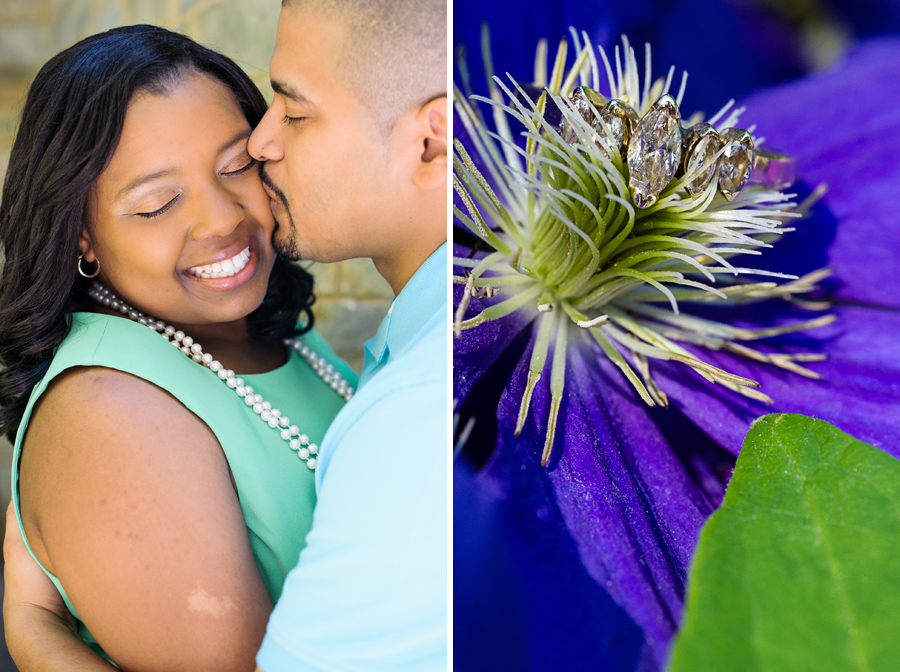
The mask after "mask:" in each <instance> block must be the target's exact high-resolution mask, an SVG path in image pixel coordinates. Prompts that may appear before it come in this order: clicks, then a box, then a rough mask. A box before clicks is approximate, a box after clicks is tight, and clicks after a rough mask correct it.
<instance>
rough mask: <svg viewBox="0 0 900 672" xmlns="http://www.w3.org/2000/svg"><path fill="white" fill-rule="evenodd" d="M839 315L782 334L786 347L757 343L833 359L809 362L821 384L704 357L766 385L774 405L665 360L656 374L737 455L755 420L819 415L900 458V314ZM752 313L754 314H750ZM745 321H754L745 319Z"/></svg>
mask: <svg viewBox="0 0 900 672" xmlns="http://www.w3.org/2000/svg"><path fill="white" fill-rule="evenodd" d="M768 308H769V309H772V308H771V307H768ZM832 312H834V313H835V314H837V316H838V318H839V319H838V321H837V322H836V323H834V324H832V325H829V326H827V327H821V328H819V329H815V330H811V331H809V332H806V333H805V334H802V335H800V334H798V335H795V336H785V337H782V338H781V339H779V348H774V349H773V348H766V346H765V345H758V344H750V345H756V346H757V347H759V349H768V350H769V351H770V352H771V351H779V350H781V351H785V352H790V351H792V350H793V351H797V350H798V349H799V350H806V351H812V352H823V353H825V354H827V355H828V359H827V360H826V361H824V362H812V363H809V364H807V365H806V366H807V368H809V369H811V370H813V371H815V372H816V373H818V374H820V375H821V376H822V379H821V380H811V379H808V378H804V377H802V376H799V375H797V374H795V373H791V372H789V371H784V370H781V369H778V368H776V367H774V366H772V365H769V364H761V363H757V362H748V361H747V360H746V359H743V358H740V357H737V356H734V355H730V354H726V353H710V352H709V351H703V352H698V355H700V356H701V357H702V358H703V359H705V360H706V361H709V362H710V363H712V364H714V365H716V366H719V367H720V368H723V369H725V370H727V371H729V372H731V373H735V374H737V375H741V376H746V377H748V378H752V379H753V380H756V381H757V382H759V383H761V385H762V388H761V389H762V391H763V392H765V393H766V394H768V395H769V396H770V397H772V399H773V400H774V404H772V405H769V404H764V403H760V402H756V401H753V400H751V399H748V398H746V397H742V396H740V395H738V394H737V393H733V392H729V391H728V390H724V389H721V388H717V387H713V386H711V385H710V384H709V383H707V382H706V381H705V380H702V379H700V377H699V376H697V375H696V374H694V373H693V372H692V371H690V370H688V369H687V368H686V367H684V366H678V365H677V364H675V363H669V362H665V363H660V364H659V365H658V366H656V367H654V369H653V371H654V375H655V377H656V379H657V381H658V382H659V385H660V387H662V388H663V390H664V391H665V392H666V393H667V394H669V396H670V398H672V399H674V400H675V405H676V407H677V408H679V409H680V410H681V411H682V412H683V413H685V414H686V415H687V416H688V417H689V418H690V419H691V420H692V421H693V422H695V423H696V424H697V425H698V426H700V427H701V428H703V430H704V431H706V432H707V433H708V434H709V435H710V436H711V437H712V438H713V439H715V440H716V441H717V442H718V443H719V444H720V445H722V446H723V447H725V448H727V449H728V450H730V451H732V452H733V453H735V454H737V452H738V451H739V450H740V446H741V442H742V441H743V437H744V434H746V432H747V429H748V428H749V426H750V423H751V422H752V421H753V420H754V419H755V418H757V417H759V416H760V415H763V414H765V413H772V412H785V413H802V414H804V415H809V416H812V417H815V418H820V419H822V420H825V421H826V422H830V423H832V424H834V425H835V426H837V427H839V428H840V429H841V430H843V431H845V432H847V433H849V434H851V435H853V436H855V437H857V438H859V439H860V440H862V441H865V442H866V443H870V444H871V445H873V446H877V447H879V448H881V449H882V450H884V451H886V452H888V453H889V454H891V455H894V456H895V457H898V458H900V356H898V355H900V342H898V335H900V313H898V312H895V311H890V310H880V309H875V308H867V307H861V306H837V307H836V308H835V309H834V310H833V311H832ZM752 314H753V311H752V310H747V312H746V314H745V315H746V317H750V316H752ZM794 317H795V318H796V315H795V316H794ZM770 322H771V321H770ZM743 324H744V325H750V324H751V321H749V320H748V319H746V318H745V320H743ZM792 345H793V346H794V347H791V346H792ZM798 345H799V346H801V347H799V348H798V347H796V346H798Z"/></svg>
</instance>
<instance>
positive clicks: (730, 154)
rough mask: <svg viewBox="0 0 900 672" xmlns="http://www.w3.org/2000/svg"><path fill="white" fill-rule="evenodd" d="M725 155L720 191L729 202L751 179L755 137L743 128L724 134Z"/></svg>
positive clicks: (720, 174) (722, 160) (722, 162)
mask: <svg viewBox="0 0 900 672" xmlns="http://www.w3.org/2000/svg"><path fill="white" fill-rule="evenodd" d="M722 140H723V141H724V143H725V153H724V154H723V155H722V159H721V160H720V161H719V190H720V191H721V192H722V195H723V196H725V198H727V199H728V200H729V201H730V200H732V199H734V198H735V197H736V196H737V195H738V193H739V192H740V191H741V189H742V188H743V187H744V185H745V184H746V183H747V178H749V177H750V169H751V168H752V167H753V136H751V135H750V133H749V132H747V131H745V130H743V129H741V128H729V129H727V130H725V131H724V132H723V133H722Z"/></svg>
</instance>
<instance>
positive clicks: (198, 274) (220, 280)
mask: <svg viewBox="0 0 900 672" xmlns="http://www.w3.org/2000/svg"><path fill="white" fill-rule="evenodd" d="M257 247H258V244H257V242H256V239H255V238H251V239H250V240H249V241H247V242H245V243H244V242H239V243H236V244H234V245H230V246H229V247H227V248H226V249H224V250H222V251H221V252H219V253H217V254H215V255H213V256H212V257H210V258H209V259H208V260H207V261H205V262H203V263H202V264H197V265H196V266H191V267H190V268H188V269H187V270H185V271H184V272H183V275H184V277H185V278H186V279H187V280H188V281H189V282H192V283H197V284H198V285H199V286H200V287H203V288H204V289H210V290H213V291H230V290H233V289H236V288H238V287H240V286H241V285H243V284H244V283H246V282H247V281H249V280H251V279H253V278H254V277H255V276H256V272H257V270H258V269H259V253H258V251H257ZM235 249H237V250H238V251H237V252H235Z"/></svg>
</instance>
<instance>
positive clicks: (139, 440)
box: [20, 368, 272, 672]
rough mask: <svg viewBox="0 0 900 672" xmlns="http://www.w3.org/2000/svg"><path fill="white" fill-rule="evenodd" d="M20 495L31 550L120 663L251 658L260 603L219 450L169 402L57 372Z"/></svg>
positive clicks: (245, 662) (263, 606)
mask: <svg viewBox="0 0 900 672" xmlns="http://www.w3.org/2000/svg"><path fill="white" fill-rule="evenodd" d="M38 414H39V415H38ZM20 493H21V498H22V511H23V524H24V525H25V532H26V534H27V535H28V538H29V541H30V542H31V545H32V549H33V550H34V552H35V555H36V556H37V557H38V559H39V560H40V561H41V562H42V563H43V564H44V566H45V567H47V568H48V569H49V570H50V571H52V572H53V573H54V574H55V575H56V576H57V577H58V578H59V579H60V581H61V582H62V584H63V586H65V588H66V591H67V593H68V595H69V599H70V600H71V602H72V604H73V605H74V606H75V608H76V609H77V610H78V613H79V616H80V617H81V619H82V620H83V622H84V623H85V625H86V626H87V627H88V629H89V630H90V631H91V633H92V634H93V635H94V636H95V637H96V638H97V640H98V642H99V643H100V645H101V646H102V647H103V649H104V650H105V651H106V653H107V654H108V655H109V656H110V657H111V658H112V659H113V660H115V661H116V663H117V664H118V665H119V666H120V667H122V668H123V669H128V670H141V671H147V672H153V671H155V670H160V671H162V670H172V671H175V670H182V669H184V670H205V669H210V670H252V669H253V667H254V656H255V653H256V650H257V649H258V647H259V644H260V642H261V641H262V637H263V634H264V633H265V627H266V620H267V618H268V615H269V613H270V611H271V609H272V604H271V601H270V599H269V596H268V593H267V591H266V588H265V585H264V583H263V581H262V578H261V576H260V574H259V570H258V568H257V566H256V562H255V559H254V557H253V554H252V552H251V550H250V544H249V540H248V537H247V531H246V527H245V524H244V519H243V516H242V513H241V509H240V506H239V504H238V499H237V495H236V493H235V491H234V488H233V485H232V481H231V477H230V472H229V470H228V465H227V462H226V460H225V457H224V455H223V453H222V449H221V447H220V445H219V443H218V441H217V439H216V437H215V435H214V434H213V433H212V432H211V430H210V429H209V428H208V427H207V426H206V425H205V424H204V423H203V422H202V421H200V420H199V419H198V418H197V417H196V416H194V415H193V414H192V413H190V412H189V411H187V410H186V409H185V408H184V406H183V405H182V404H181V403H180V402H179V401H177V400H176V399H174V398H173V397H171V396H170V395H169V394H167V393H166V392H164V391H162V390H160V389H159V388H157V387H155V386H154V385H152V384H150V383H148V382H146V381H144V380H141V379H139V378H135V377H133V376H131V375H128V374H125V373H121V372H117V371H111V370H108V369H97V368H91V369H79V370H75V371H74V372H72V373H70V374H69V375H66V376H65V377H63V378H61V379H58V380H57V381H56V382H55V383H54V385H53V386H52V387H51V389H50V390H48V392H47V394H45V397H44V399H43V400H42V403H41V405H40V407H39V408H38V410H37V412H36V417H35V420H33V421H32V423H31V426H30V428H29V433H28V436H27V438H26V442H25V450H24V452H23V455H22V462H21V477H20Z"/></svg>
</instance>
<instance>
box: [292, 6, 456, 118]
mask: <svg viewBox="0 0 900 672" xmlns="http://www.w3.org/2000/svg"><path fill="white" fill-rule="evenodd" d="M281 5H282V7H290V8H295V9H301V10H306V11H314V12H321V13H322V14H324V15H325V16H328V17H329V18H333V19H335V20H338V21H340V22H341V23H342V24H344V25H345V26H346V27H347V28H348V35H347V40H346V43H345V45H344V49H343V53H342V55H341V58H340V61H339V63H338V76H339V77H341V79H342V80H343V81H345V82H346V83H347V84H348V86H349V87H350V88H351V90H353V91H354V93H355V94H356V96H357V97H358V98H359V100H360V101H361V102H362V103H363V104H364V105H365V106H366V107H368V108H369V109H370V110H372V112H373V113H374V115H375V119H376V123H377V124H378V126H379V127H380V128H381V129H382V131H383V132H384V133H385V134H388V133H389V132H390V130H391V129H392V128H393V125H394V122H395V121H396V120H397V118H398V117H399V116H400V115H402V114H404V113H405V112H408V111H409V110H412V109H418V108H420V107H421V106H422V105H424V104H425V103H427V102H428V101H430V100H433V99H434V98H437V97H440V96H444V95H446V93H447V0H282V3H281ZM297 39H303V37H302V36H297Z"/></svg>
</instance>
